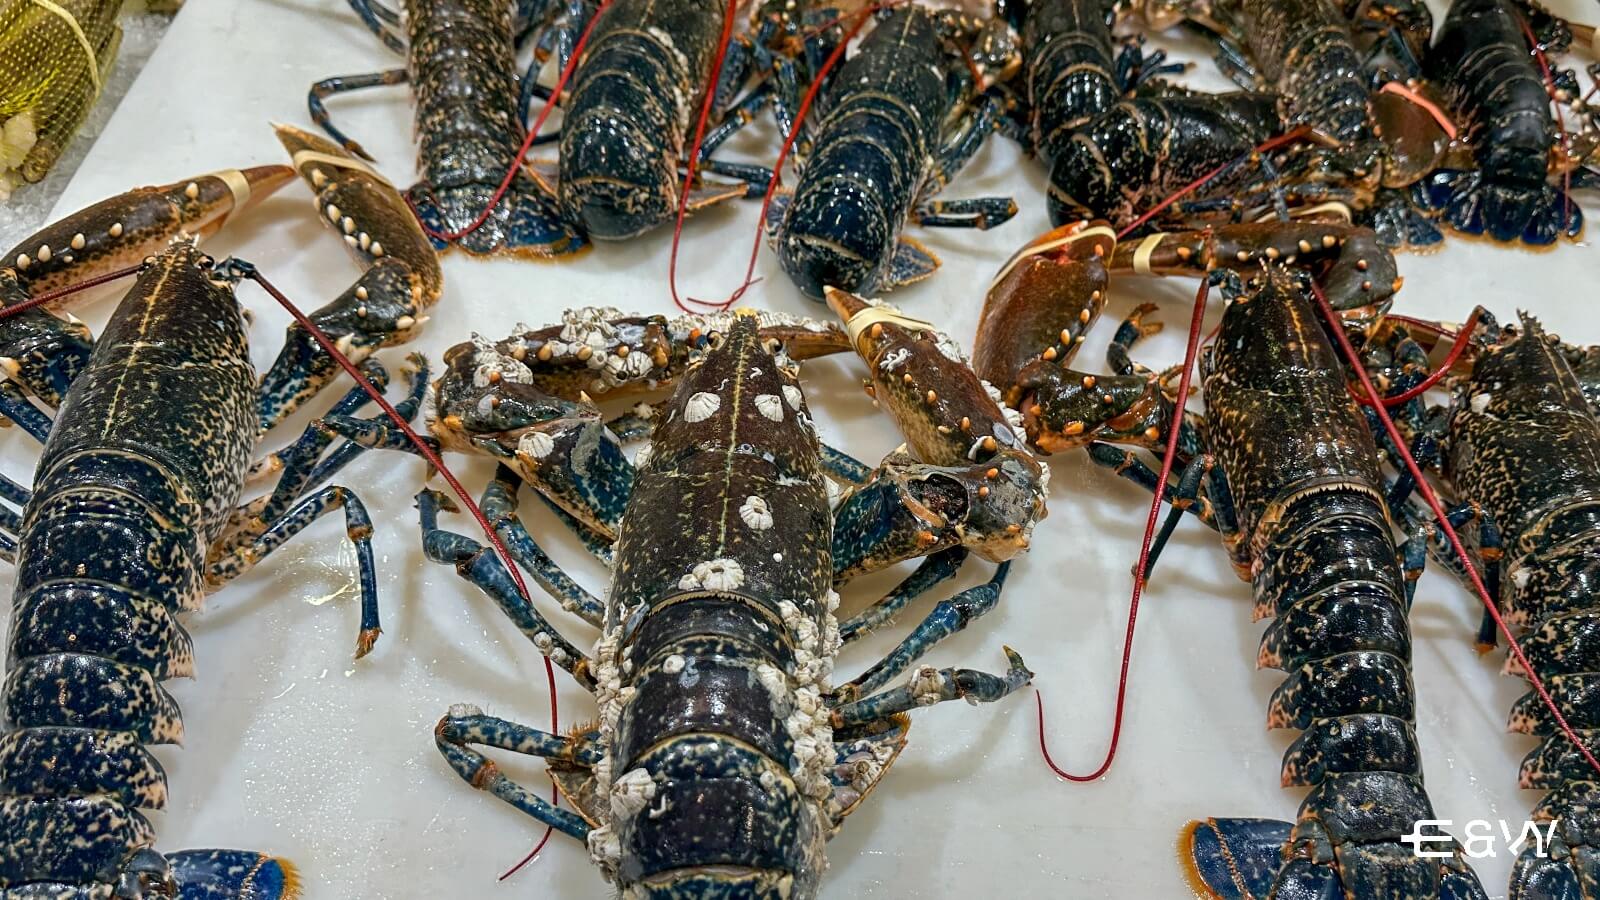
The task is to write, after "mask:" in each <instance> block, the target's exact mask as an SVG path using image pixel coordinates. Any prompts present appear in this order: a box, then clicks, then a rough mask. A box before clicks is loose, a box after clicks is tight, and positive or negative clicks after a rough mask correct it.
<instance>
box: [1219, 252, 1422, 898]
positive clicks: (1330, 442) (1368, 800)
mask: <svg viewBox="0 0 1600 900" xmlns="http://www.w3.org/2000/svg"><path fill="white" fill-rule="evenodd" d="M1224 293H1225V294H1226V295H1227V296H1228V297H1229V300H1230V303H1229V306H1228V308H1227V311H1226V312H1225V313H1224V315H1223V321H1222V326H1221V329H1220V331H1219V333H1218V335H1217V338H1216V340H1215V342H1214V343H1213V344H1212V345H1211V348H1210V351H1209V355H1208V357H1207V359H1206V360H1205V365H1204V369H1205V372H1204V379H1205V396H1206V408H1207V413H1208V416H1207V420H1206V437H1207V441H1208V443H1209V444H1210V450H1211V451H1212V453H1213V454H1214V455H1215V456H1216V458H1217V461H1218V463H1219V464H1220V465H1221V467H1222V469H1223V472H1224V473H1225V475H1226V478H1227V482H1228V486H1229V494H1230V495H1231V497H1232V500H1233V503H1234V506H1235V510H1236V513H1237V517H1238V520H1239V523H1240V525H1241V527H1242V528H1243V530H1244V540H1243V541H1242V542H1241V543H1240V545H1239V546H1238V547H1236V548H1234V549H1235V552H1236V563H1237V564H1238V565H1239V566H1240V569H1241V573H1242V574H1247V576H1248V577H1250V578H1251V580H1252V582H1253V587H1254V593H1255V598H1256V615H1257V617H1258V618H1262V617H1272V618H1273V621H1272V623H1271V625H1270V626H1269V627H1268V628H1267V631H1266V633H1265V634H1264V635H1263V637H1262V641H1261V648H1260V651H1259V653H1258V657H1257V659H1258V662H1259V663H1260V664H1262V665H1264V666H1269V667H1273V668H1278V669H1283V670H1285V671H1287V672H1288V677H1287V678H1286V679H1285V680H1284V682H1283V683H1282V684H1281V685H1280V686H1279V687H1278V689H1277V690H1276V691H1274V692H1273V695H1272V700H1271V702H1270V704H1269V708H1268V713H1267V723H1268V726H1269V727H1274V728H1295V729H1299V730H1301V731H1303V732H1304V733H1303V734H1302V735H1301V736H1300V738H1299V740H1297V741H1296V742H1295V743H1294V744H1293V745H1292V746H1291V747H1290V748H1289V750H1288V751H1287V752H1286V753H1285V755H1284V760H1283V774H1282V778H1283V783H1284V784H1285V785H1304V786H1310V787H1312V791H1311V793H1310V794H1309V795H1308V796H1307V797H1306V800H1305V802H1304V803H1303V804H1302V805H1301V808H1300V818H1299V822H1298V823H1297V825H1296V833H1297V834H1300V835H1302V836H1303V839H1306V840H1313V839H1315V840H1328V841H1331V842H1332V843H1333V844H1334V845H1335V846H1336V847H1339V848H1340V850H1339V852H1340V854H1341V856H1340V860H1341V864H1340V866H1339V878H1340V879H1341V880H1342V883H1343V885H1344V890H1345V891H1346V892H1348V894H1349V895H1350V896H1377V895H1378V894H1376V893H1371V892H1374V891H1376V890H1377V888H1376V887H1375V886H1374V884H1375V883H1376V882H1375V880H1376V879H1381V878H1394V879H1399V881H1393V882H1385V883H1386V884H1390V885H1391V886H1392V885H1394V884H1399V883H1402V882H1403V883H1405V884H1412V885H1426V884H1429V883H1435V882H1436V881H1437V879H1438V878H1439V877H1440V875H1439V873H1440V869H1439V868H1438V867H1437V863H1436V862H1434V861H1432V860H1420V859H1415V858H1412V857H1411V856H1410V854H1409V853H1406V852H1405V848H1404V847H1403V846H1402V845H1400V844H1399V838H1400V836H1401V835H1402V834H1404V833H1405V832H1406V831H1407V830H1409V829H1410V827H1411V825H1412V823H1414V822H1415V821H1417V820H1418V819H1421V818H1429V817H1431V815H1432V808H1431V805H1430V804H1429V802H1428V799H1427V795H1426V793H1425V792H1424V791H1423V788H1422V769H1421V760H1420V755H1419V753H1418V750H1417V746H1416V736H1415V733H1414V729H1413V725H1412V723H1413V722H1414V720H1415V713H1416V710H1415V694H1414V691H1413V689H1412V683H1411V671H1410V654H1411V635H1410V630H1409V627H1408V623H1407V620H1406V602H1405V580H1404V576H1403V575H1402V573H1401V571H1400V565H1399V557H1398V554H1397V548H1396V547H1395V543H1394V538H1393V532H1392V529H1391V525H1390V522H1389V517H1388V515H1387V513H1386V510H1385V507H1384V505H1383V499H1382V497H1383V494H1382V492H1381V490H1380V486H1381V485H1382V481H1381V479H1380V474H1379V469H1378V457H1377V450H1376V447H1375V445H1374V443H1373V439H1372V436H1371V433H1370V432H1369V431H1368V429H1367V426H1366V423H1365V421H1364V420H1363V419H1362V417H1361V414H1360V412H1359V411H1358V410H1357V408H1356V406H1355V404H1354V402H1353V401H1352V400H1351V398H1350V395H1349V393H1348V392H1347V390H1346V388H1345V381H1344V377H1343V371H1344V370H1343V368H1342V367H1341V366H1340V364H1339V360H1338V358H1337V356H1336V355H1335V353H1334V350H1333V347H1332V345H1331V343H1330V341H1329V339H1328V337H1327V335H1326V334H1325V333H1324V331H1323V326H1322V324H1321V322H1320V321H1319V320H1318V318H1317V315H1316V313H1315V311H1314V310H1313V307H1312V305H1311V300H1310V295H1309V284H1308V283H1307V282H1306V281H1305V280H1304V276H1303V275H1301V274H1299V273H1296V272H1294V271H1292V270H1289V269H1286V268H1284V267H1282V266H1277V265H1269V266H1267V267H1266V268H1265V270H1264V271H1263V273H1262V274H1261V275H1260V276H1259V277H1257V278H1255V279H1253V280H1251V281H1250V282H1249V283H1248V284H1247V285H1245V286H1243V287H1242V288H1241V287H1240V286H1239V284H1238V283H1237V282H1236V281H1234V282H1231V283H1230V282H1225V283H1224ZM1397 829H1398V830H1397ZM1402 859H1403V860H1404V862H1403V863H1402V862H1398V860H1402ZM1358 860H1360V861H1359V862H1358ZM1385 868H1387V869H1391V870H1392V871H1390V872H1389V874H1387V875H1382V874H1379V873H1380V872H1382V871H1383V870H1384V869H1385ZM1285 871H1286V872H1287V871H1288V870H1287V869H1285ZM1280 877H1281V876H1280ZM1405 895H1406V896H1434V895H1436V894H1435V893H1428V892H1427V891H1426V890H1423V891H1422V892H1420V893H1414V894H1413V893H1407V894H1405Z"/></svg>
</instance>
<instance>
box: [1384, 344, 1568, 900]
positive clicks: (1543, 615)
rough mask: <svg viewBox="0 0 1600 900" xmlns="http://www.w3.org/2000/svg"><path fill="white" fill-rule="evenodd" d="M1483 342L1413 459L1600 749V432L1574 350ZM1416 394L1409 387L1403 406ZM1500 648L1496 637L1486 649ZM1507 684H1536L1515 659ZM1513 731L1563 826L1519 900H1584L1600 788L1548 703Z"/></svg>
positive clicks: (1426, 415)
mask: <svg viewBox="0 0 1600 900" xmlns="http://www.w3.org/2000/svg"><path fill="white" fill-rule="evenodd" d="M1471 340H1472V341H1473V350H1474V354H1473V359H1472V362H1471V366H1470V370H1469V371H1468V372H1466V373H1464V374H1462V375H1460V376H1458V377H1456V378H1455V379H1454V381H1453V384H1452V385H1451V388H1450V403H1449V406H1448V408H1446V409H1428V408H1426V407H1425V405H1424V402H1423V401H1422V400H1421V399H1420V398H1419V399H1417V400H1413V401H1410V402H1409V403H1407V404H1405V405H1404V407H1402V409H1401V410H1400V412H1401V419H1402V420H1403V421H1404V422H1405V425H1406V426H1407V427H1406V428H1405V429H1404V430H1405V431H1408V432H1410V434H1408V435H1407V437H1408V439H1410V440H1412V441H1413V443H1412V446H1411V447H1410V448H1408V449H1409V450H1411V451H1412V452H1413V453H1415V454H1417V456H1418V460H1417V461H1418V462H1419V463H1421V464H1422V465H1424V466H1432V467H1437V471H1438V472H1439V474H1440V475H1442V477H1443V480H1444V481H1445V483H1446V485H1447V486H1448V488H1449V489H1450V490H1449V494H1450V495H1451V498H1452V499H1453V500H1454V501H1455V502H1457V503H1458V504H1459V506H1458V507H1457V508H1456V510H1454V511H1452V516H1453V517H1459V518H1463V519H1465V518H1466V517H1467V516H1468V515H1475V516H1477V517H1479V518H1480V519H1481V521H1482V523H1483V524H1480V526H1479V535H1478V539H1477V541H1476V545H1477V546H1476V547H1475V548H1474V550H1473V552H1474V553H1475V555H1476V557H1477V559H1476V560H1475V565H1476V566H1477V567H1478V568H1479V570H1480V571H1482V572H1483V573H1484V577H1485V583H1486V585H1487V587H1488V589H1489V591H1490V592H1491V594H1492V595H1493V599H1494V601H1495V602H1496V604H1497V605H1498V607H1499V608H1500V610H1501V612H1502V614H1503V616H1504V618H1505V621H1506V624H1507V625H1509V626H1510V627H1511V628H1512V629H1514V630H1515V631H1516V632H1517V633H1518V634H1520V635H1521V637H1520V639H1519V643H1520V646H1521V651H1522V655H1523V657H1524V658H1525V659H1526V660H1527V662H1528V664H1529V666H1531V667H1532V669H1533V671H1534V672H1535V673H1537V674H1538V676H1539V677H1540V679H1541V680H1542V681H1543V683H1544V685H1545V687H1546V689H1547V690H1548V692H1549V695H1550V697H1551V699H1552V700H1553V701H1554V703H1555V705H1556V707H1557V708H1558V709H1559V710H1560V712H1561V715H1562V716H1563V717H1564V719H1565V724H1566V725H1568V726H1570V727H1571V729H1572V730H1573V732H1574V734H1575V735H1576V736H1577V737H1578V739H1579V740H1581V741H1582V742H1583V744H1584V745H1586V746H1588V747H1593V746H1594V744H1595V736H1596V735H1600V712H1597V711H1596V709H1595V703H1594V700H1593V694H1594V692H1593V689H1592V686H1593V685H1594V684H1595V682H1596V679H1597V677H1600V676H1597V675H1596V674H1595V673H1596V671H1597V669H1600V665H1597V663H1596V658H1597V652H1600V645H1597V644H1596V641H1595V635H1596V633H1597V631H1596V624H1597V623H1600V607H1597V606H1596V604H1595V601H1594V591H1593V587H1592V585H1593V580H1594V572H1595V570H1596V566H1597V560H1600V554H1597V549H1600V524H1597V511H1596V508H1595V501H1594V496H1595V494H1596V491H1597V490H1600V420H1596V418H1595V415H1594V412H1593V410H1592V408H1591V407H1590V405H1589V403H1588V402H1587V400H1586V398H1585V396H1584V392H1583V387H1582V384H1581V382H1580V381H1579V379H1578V378H1577V377H1576V375H1575V373H1574V370H1573V369H1572V368H1571V366H1570V365H1569V359H1568V356H1569V354H1568V351H1569V349H1570V348H1567V347H1564V346H1563V345H1562V344H1561V343H1560V342H1559V341H1558V340H1557V339H1556V338H1554V336H1552V335H1548V334H1546V333H1545V331H1544V329H1543V328H1542V327H1541V326H1540V324H1539V323H1538V321H1537V320H1535V319H1534V318H1533V317H1532V316H1530V315H1527V314H1523V315H1522V317H1521V327H1520V328H1519V327H1507V328H1504V329H1501V328H1499V327H1497V326H1495V325H1494V323H1493V322H1492V320H1490V319H1488V318H1487V317H1482V318H1480V320H1479V322H1478V324H1477V325H1476V326H1475V327H1474V329H1473V331H1472V333H1471ZM1391 346H1392V348H1393V351H1394V354H1393V359H1392V363H1391V364H1397V365H1402V366H1403V365H1405V364H1406V363H1407V362H1408V361H1412V362H1419V363H1420V364H1421V365H1422V366H1423V367H1426V365H1427V358H1426V354H1425V353H1422V352H1421V350H1420V348H1419V347H1418V345H1417V344H1416V343H1415V342H1414V341H1413V340H1412V339H1411V336H1410V335H1409V334H1407V333H1405V332H1404V331H1400V330H1397V331H1396V332H1395V333H1394V334H1393V335H1392V336H1391ZM1405 384H1406V376H1405V375H1404V373H1402V374H1401V375H1400V376H1399V377H1396V378H1395V379H1394V380H1393V387H1392V388H1391V389H1390V393H1396V392H1397V391H1398V390H1400V389H1403V388H1404V386H1405ZM1423 448H1427V449H1423ZM1419 451H1420V452H1419ZM1402 499H1403V497H1402ZM1492 634H1493V632H1491V631H1488V630H1487V627H1486V629H1485V632H1484V633H1483V635H1484V636H1489V635H1492ZM1491 640H1492V638H1490V639H1485V640H1483V643H1485V644H1486V645H1487V644H1488V643H1490V642H1491ZM1505 671H1506V673H1507V674H1513V675H1521V676H1523V677H1529V673H1528V672H1527V671H1525V670H1524V668H1523V666H1522V665H1521V664H1520V663H1519V662H1518V660H1517V659H1516V658H1515V657H1508V659H1507V660H1506V665H1505ZM1508 729H1509V730H1510V731H1513V732H1516V733H1519V734H1525V735H1528V736H1530V737H1533V738H1534V739H1536V740H1538V741H1539V745H1538V746H1537V747H1535V748H1534V749H1533V750H1532V751H1530V752H1529V753H1528V755H1527V757H1526V758H1525V759H1524V760H1523V761H1522V765H1521V770H1520V772H1519V784H1520V786H1521V787H1523V788H1526V789H1538V790H1545V791H1548V793H1547V794H1546V795H1545V797H1544V799H1543V800H1541V801H1540V802H1539V804H1538V805H1537V806H1536V807H1535V808H1534V811H1533V819H1534V820H1535V821H1538V822H1541V823H1552V824H1553V828H1552V831H1551V835H1550V838H1549V842H1548V844H1547V846H1545V847H1544V848H1543V850H1542V852H1537V851H1536V850H1535V848H1533V847H1527V848H1524V849H1523V850H1522V852H1521V853H1520V854H1519V855H1518V857H1517V860H1516V863H1515V864H1514V866H1513V869H1512V874H1511V885H1510V893H1509V896H1510V897H1512V898H1515V900H1522V898H1531V897H1577V896H1582V894H1583V892H1584V891H1586V890H1587V889H1588V888H1587V885H1590V884H1592V883H1593V882H1594V879H1595V878H1596V877H1597V874H1600V871H1597V869H1596V864H1595V862H1594V851H1593V848H1594V847H1596V846H1597V845H1600V834H1596V833H1595V830H1594V825H1593V820H1592V817H1591V816H1590V815H1589V813H1588V810H1589V809H1590V808H1591V807H1592V805H1593V804H1594V803H1595V802H1596V797H1597V792H1600V776H1597V775H1596V772H1595V770H1594V768H1592V766H1591V764H1590V762H1589V761H1588V760H1587V759H1585V758H1584V756H1583V755H1582V754H1581V753H1580V752H1579V751H1578V750H1577V749H1576V748H1575V747H1574V746H1573V745H1572V743H1571V742H1570V740H1569V737H1568V736H1567V735H1566V734H1565V733H1564V730H1563V729H1562V728H1561V727H1560V726H1559V725H1558V724H1557V723H1556V721H1555V717H1554V716H1553V715H1552V714H1551V713H1550V711H1549V710H1548V709H1547V708H1546V706H1545V705H1544V704H1543V702H1542V700H1541V698H1540V697H1539V696H1538V695H1537V694H1536V693H1535V692H1534V691H1532V690H1530V691H1529V692H1528V693H1527V694H1525V695H1524V696H1523V697H1522V698H1521V699H1519V700H1518V701H1517V702H1516V704H1515V706H1514V707H1513V708H1512V710H1511V715H1510V721H1509V723H1508Z"/></svg>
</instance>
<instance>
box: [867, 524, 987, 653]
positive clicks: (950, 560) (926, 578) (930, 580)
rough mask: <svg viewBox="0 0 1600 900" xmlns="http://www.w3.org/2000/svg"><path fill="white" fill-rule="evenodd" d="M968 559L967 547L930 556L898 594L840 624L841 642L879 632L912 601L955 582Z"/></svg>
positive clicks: (901, 585) (897, 591)
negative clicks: (942, 584) (941, 584)
mask: <svg viewBox="0 0 1600 900" xmlns="http://www.w3.org/2000/svg"><path fill="white" fill-rule="evenodd" d="M966 559H967V550H966V548H964V547H951V548H950V549H948V550H940V551H939V552H938V553H933V554H930V555H929V556H928V557H927V558H926V559H924V560H923V561H922V563H921V564H920V565H918V566H917V568H916V571H914V572H912V573H911V574H910V575H907V576H906V578H905V580H904V581H902V582H900V583H899V584H898V585H896V586H895V588H894V590H892V591H890V592H889V593H888V594H885V595H884V596H883V598H882V599H881V600H879V601H878V602H876V603H873V604H872V605H870V606H868V607H867V608H866V609H863V610H861V611H860V612H858V613H856V614H855V615H854V616H851V617H850V618H849V619H847V620H845V621H844V622H843V623H842V624H840V626H839V638H840V640H842V641H843V642H844V643H846V644H848V643H850V642H851V641H853V640H855V639H857V638H861V637H865V636H867V635H869V634H871V633H872V632H874V631H876V630H877V629H878V628H879V627H881V626H882V625H884V624H885V623H887V622H888V621H889V620H890V619H891V618H893V617H894V616H896V615H897V614H899V612H900V611H901V610H903V609H905V608H906V606H908V605H909V604H910V603H911V601H912V600H915V599H916V598H918V597H920V596H922V595H923V594H925V593H927V592H928V591H930V590H932V589H933V588H934V587H935V586H937V585H938V584H940V583H941V582H943V581H947V580H949V579H951V578H954V577H955V576H956V573H957V572H959V571H960V570H961V564H962V563H963V562H965V561H966Z"/></svg>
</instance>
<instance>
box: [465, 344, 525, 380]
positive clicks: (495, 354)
mask: <svg viewBox="0 0 1600 900" xmlns="http://www.w3.org/2000/svg"><path fill="white" fill-rule="evenodd" d="M472 348H473V349H472V362H473V370H472V386H473V387H479V388H485V387H488V386H489V385H491V384H495V383H497V382H499V381H502V380H504V381H507V382H513V383H524V384H526V383H529V382H532V381H533V373H532V372H529V371H528V367H527V366H524V365H523V364H522V363H520V362H517V360H516V357H514V356H508V355H506V354H504V353H501V352H500V348H499V347H496V346H495V344H494V341H491V340H489V339H488V338H486V337H484V336H483V335H481V334H478V333H477V332H473V334H472Z"/></svg>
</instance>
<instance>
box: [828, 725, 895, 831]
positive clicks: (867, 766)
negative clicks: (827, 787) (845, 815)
mask: <svg viewBox="0 0 1600 900" xmlns="http://www.w3.org/2000/svg"><path fill="white" fill-rule="evenodd" d="M894 754H895V745H894V744H892V743H885V742H881V741H865V740H862V741H856V742H855V743H853V744H851V745H850V746H849V747H848V748H847V749H846V750H845V751H844V754H843V758H841V759H840V760H839V761H838V763H837V764H836V765H835V766H834V769H833V777H834V780H835V781H836V782H840V783H842V784H843V785H845V786H841V787H837V788H835V789H834V792H833V797H832V799H831V800H830V802H829V805H828V812H829V814H830V816H831V817H832V818H834V819H835V820H837V819H838V817H839V815H840V814H841V813H842V812H844V811H845V810H848V809H849V808H850V807H851V806H854V805H855V804H856V802H857V801H859V800H860V799H861V795H862V794H865V793H866V792H867V791H868V790H869V789H871V787H872V785H873V784H875V783H876V782H877V781H878V779H879V778H882V777H883V770H884V767H886V766H888V765H889V763H890V762H892V761H893V760H894Z"/></svg>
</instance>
